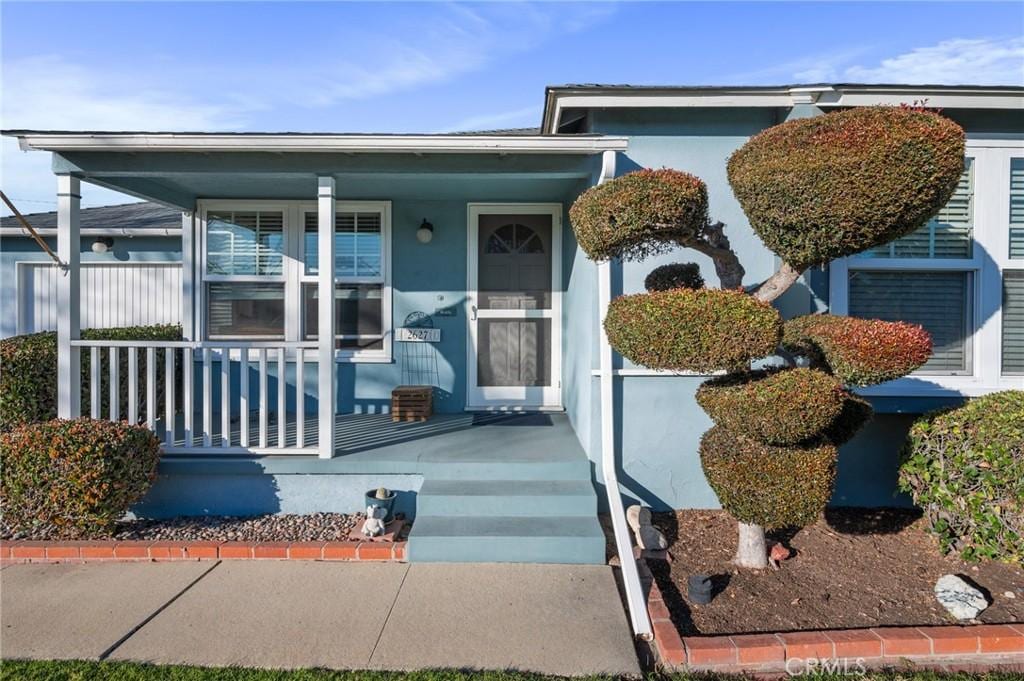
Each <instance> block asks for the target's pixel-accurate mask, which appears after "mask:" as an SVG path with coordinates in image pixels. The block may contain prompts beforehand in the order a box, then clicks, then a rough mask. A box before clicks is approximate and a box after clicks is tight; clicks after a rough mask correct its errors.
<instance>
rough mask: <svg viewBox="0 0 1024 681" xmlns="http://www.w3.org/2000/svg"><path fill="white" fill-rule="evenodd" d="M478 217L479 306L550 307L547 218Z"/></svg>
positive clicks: (548, 228) (507, 307)
mask: <svg viewBox="0 0 1024 681" xmlns="http://www.w3.org/2000/svg"><path fill="white" fill-rule="evenodd" d="M510 217H512V216H507V215H483V216H481V218H480V227H479V229H480V242H479V243H480V245H481V247H480V269H479V276H480V308H481V309H490V310H539V309H549V308H550V307H551V254H550V250H551V249H550V245H551V217H550V216H547V215H523V216H515V219H511V220H510Z"/></svg>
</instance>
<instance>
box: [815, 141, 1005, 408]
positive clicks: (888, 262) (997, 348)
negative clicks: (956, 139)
mask: <svg viewBox="0 0 1024 681" xmlns="http://www.w3.org/2000/svg"><path fill="white" fill-rule="evenodd" d="M1022 141H1024V136H1021V135H1006V136H993V137H975V136H971V135H968V139H967V145H966V147H967V148H966V153H965V156H967V157H970V158H973V159H974V161H973V164H974V169H973V172H974V178H973V181H974V196H973V201H972V210H973V216H972V225H973V229H972V235H971V236H972V240H973V243H972V248H971V254H972V257H970V258H955V259H954V258H935V259H932V258H858V257H856V256H851V257H847V258H840V259H838V260H835V261H833V262H832V263H831V265H830V266H829V292H830V293H829V296H830V301H829V302H830V305H829V310H830V312H832V313H833V314H837V315H845V314H848V313H849V303H850V299H849V294H850V287H849V275H850V272H851V271H863V270H870V271H880V270H882V271H915V272H928V271H932V272H937V271H947V272H948V271H958V272H967V273H970V275H971V276H970V278H969V279H970V281H969V283H968V286H969V287H970V290H969V295H970V300H971V303H972V306H971V315H970V318H969V321H970V329H972V332H971V333H970V334H969V335H968V337H967V338H966V339H965V343H966V351H967V353H968V357H969V358H970V362H971V373H970V374H966V375H952V374H935V373H917V372H915V373H913V374H910V375H909V376H907V377H905V378H901V379H897V380H895V381H889V382H888V383H883V384H881V385H877V386H871V387H868V388H860V389H858V391H857V392H859V393H861V394H864V395H868V396H873V397H946V396H951V395H966V396H978V395H984V394H987V393H990V392H994V391H997V390H1006V389H1008V388H1024V377H1021V376H1014V375H1003V374H1002V310H1001V306H1002V294H1003V278H1002V274H1003V272H1004V271H1006V270H1017V269H1024V260H1021V259H1016V260H1011V259H1010V257H1009V255H1010V252H1009V249H1010V230H1009V206H1010V162H1011V159H1012V158H1015V157H1018V156H1024V147H1022Z"/></svg>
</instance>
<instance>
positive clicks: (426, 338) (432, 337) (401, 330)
mask: <svg viewBox="0 0 1024 681" xmlns="http://www.w3.org/2000/svg"><path fill="white" fill-rule="evenodd" d="M398 341H399V342H401V343H440V342H441V329H432V328H427V327H419V326H400V327H398Z"/></svg>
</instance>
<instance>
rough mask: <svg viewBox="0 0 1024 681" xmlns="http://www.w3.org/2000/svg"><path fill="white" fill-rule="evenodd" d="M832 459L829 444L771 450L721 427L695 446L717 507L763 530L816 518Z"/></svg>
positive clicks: (826, 494)
mask: <svg viewBox="0 0 1024 681" xmlns="http://www.w3.org/2000/svg"><path fill="white" fill-rule="evenodd" d="M836 458H837V452H836V448H835V446H834V445H832V444H831V443H826V442H824V441H821V442H819V443H816V444H811V445H807V446H803V447H772V446H771V445H765V444H761V443H760V442H756V441H755V440H752V439H750V438H748V437H744V436H743V435H740V434H739V433H735V432H733V431H731V430H729V429H728V428H725V427H724V426H715V427H714V428H712V429H711V430H709V431H708V432H706V433H705V434H704V437H703V438H701V441H700V462H701V466H702V467H703V469H704V475H705V476H706V477H707V479H708V483H709V484H710V485H711V489H713V490H714V491H715V494H716V495H718V500H719V501H720V502H721V504H722V507H723V508H724V509H725V510H726V511H728V512H729V514H730V515H731V516H732V517H734V518H736V519H737V520H739V521H740V522H742V523H755V524H757V525H761V526H762V527H764V528H765V529H769V530H771V529H778V528H782V527H803V526H805V525H810V524H811V523H813V522H814V521H815V520H817V519H818V517H819V516H820V515H821V512H822V511H823V510H824V509H825V505H826V504H827V503H828V500H829V498H830V497H831V496H832V486H833V484H834V482H835V475H836Z"/></svg>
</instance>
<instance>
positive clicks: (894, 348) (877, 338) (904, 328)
mask: <svg viewBox="0 0 1024 681" xmlns="http://www.w3.org/2000/svg"><path fill="white" fill-rule="evenodd" d="M782 347H784V348H785V349H786V350H789V351H790V352H793V353H796V354H800V355H804V356H806V357H809V358H810V359H811V360H812V361H813V362H816V363H818V364H822V365H824V366H825V367H827V368H828V370H829V371H831V372H832V373H833V374H835V375H836V376H837V377H838V378H839V379H840V380H841V381H843V382H844V383H846V384H848V385H875V384H876V383H884V382H885V381H891V380H893V379H896V378H901V377H903V376H906V375H907V374H909V373H910V372H912V371H914V370H915V369H918V368H920V367H921V366H922V365H923V364H924V363H925V362H927V361H928V358H929V357H931V354H932V339H931V336H929V335H928V332H927V331H925V330H924V329H923V328H921V327H920V326H918V325H916V324H908V323H906V322H886V321H882V320H880V319H859V318H857V317H842V316H836V315H829V314H822V315H807V316H803V317H795V318H793V319H790V320H789V321H787V322H786V324H785V326H784V327H783V336H782Z"/></svg>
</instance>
